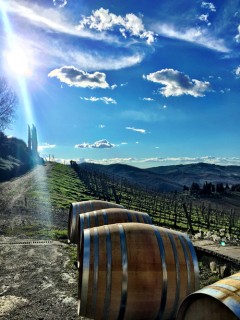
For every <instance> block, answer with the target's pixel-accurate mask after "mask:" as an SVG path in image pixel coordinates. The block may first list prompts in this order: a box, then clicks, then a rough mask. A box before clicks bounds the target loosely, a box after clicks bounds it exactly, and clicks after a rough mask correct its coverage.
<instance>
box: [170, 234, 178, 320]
mask: <svg viewBox="0 0 240 320" xmlns="http://www.w3.org/2000/svg"><path fill="white" fill-rule="evenodd" d="M168 238H169V240H170V242H171V245H172V249H173V255H174V260H175V266H176V294H175V300H174V304H173V309H172V312H171V314H170V316H169V319H172V318H174V317H175V316H176V313H177V309H178V305H179V296H180V264H179V257H178V252H177V248H176V244H175V240H174V237H173V235H172V233H168Z"/></svg>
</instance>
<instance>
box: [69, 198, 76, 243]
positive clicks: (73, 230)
mask: <svg viewBox="0 0 240 320" xmlns="http://www.w3.org/2000/svg"><path fill="white" fill-rule="evenodd" d="M76 211H77V208H76V205H75V203H73V207H72V223H71V230H70V242H74V238H75V236H74V233H75V232H76V224H77V212H76Z"/></svg>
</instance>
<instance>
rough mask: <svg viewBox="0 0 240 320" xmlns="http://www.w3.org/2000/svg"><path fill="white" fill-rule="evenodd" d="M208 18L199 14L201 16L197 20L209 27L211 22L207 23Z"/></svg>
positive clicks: (206, 15)
mask: <svg viewBox="0 0 240 320" xmlns="http://www.w3.org/2000/svg"><path fill="white" fill-rule="evenodd" d="M208 17H209V15H208V14H201V15H200V16H199V17H198V19H199V20H200V21H203V22H206V23H207V25H208V26H210V25H211V22H209V20H208Z"/></svg>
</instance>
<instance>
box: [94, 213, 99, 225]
mask: <svg viewBox="0 0 240 320" xmlns="http://www.w3.org/2000/svg"><path fill="white" fill-rule="evenodd" d="M94 223H95V226H96V227H97V226H99V222H98V216H97V212H96V211H94Z"/></svg>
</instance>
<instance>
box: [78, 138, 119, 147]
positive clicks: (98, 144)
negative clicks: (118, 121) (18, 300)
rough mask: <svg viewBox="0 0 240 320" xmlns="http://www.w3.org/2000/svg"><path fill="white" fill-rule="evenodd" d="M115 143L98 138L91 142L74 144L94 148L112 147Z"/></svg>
mask: <svg viewBox="0 0 240 320" xmlns="http://www.w3.org/2000/svg"><path fill="white" fill-rule="evenodd" d="M114 147H115V144H113V143H110V142H109V141H108V140H106V139H102V140H98V141H96V142H94V143H92V144H90V143H88V142H83V143H81V144H76V145H75V148H80V149H86V148H95V149H109V148H114Z"/></svg>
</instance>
